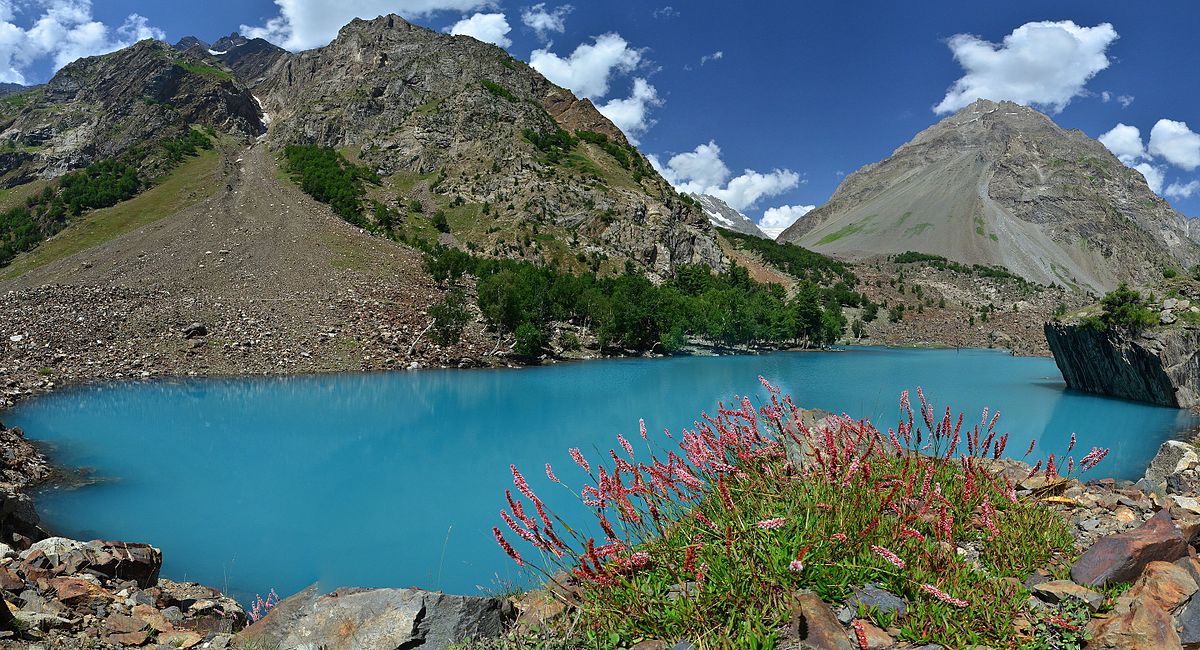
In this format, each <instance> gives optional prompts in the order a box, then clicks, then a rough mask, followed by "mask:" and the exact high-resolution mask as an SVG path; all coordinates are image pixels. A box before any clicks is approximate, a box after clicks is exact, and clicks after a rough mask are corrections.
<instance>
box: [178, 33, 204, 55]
mask: <svg viewBox="0 0 1200 650" xmlns="http://www.w3.org/2000/svg"><path fill="white" fill-rule="evenodd" d="M172 47H174V48H175V49H177V50H179V51H180V52H186V51H188V50H190V49H192V48H194V47H198V48H200V49H202V50H209V49H212V46H210V45H209V44H208V43H205V42H204V41H202V40H200V39H198V38H196V37H195V36H184V37H183V38H181V39H179V42H178V43H176V44H175V45H173V46H172Z"/></svg>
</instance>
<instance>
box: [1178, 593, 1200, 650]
mask: <svg viewBox="0 0 1200 650" xmlns="http://www.w3.org/2000/svg"><path fill="white" fill-rule="evenodd" d="M1176 620H1177V621H1178V623H1179V628H1180V629H1179V640H1180V642H1182V643H1183V645H1184V647H1186V648H1191V647H1195V646H1196V645H1198V644H1200V599H1197V598H1196V595H1195V594H1193V595H1192V597H1191V599H1190V600H1188V601H1187V604H1185V605H1184V606H1183V608H1182V609H1181V610H1179V614H1177V615H1176Z"/></svg>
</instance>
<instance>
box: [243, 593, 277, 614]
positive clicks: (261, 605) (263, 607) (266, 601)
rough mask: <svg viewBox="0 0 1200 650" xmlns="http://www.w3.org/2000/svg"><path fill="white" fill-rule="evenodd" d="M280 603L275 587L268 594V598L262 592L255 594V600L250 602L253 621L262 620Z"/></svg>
mask: <svg viewBox="0 0 1200 650" xmlns="http://www.w3.org/2000/svg"><path fill="white" fill-rule="evenodd" d="M278 604H279V594H277V593H275V590H274V589H272V590H271V592H270V593H268V594H267V597H266V598H263V597H262V595H261V594H255V595H254V602H253V603H251V604H250V611H249V612H248V614H249V616H250V620H251V621H252V622H257V621H259V620H262V618H263V617H264V616H266V615H267V613H268V612H270V611H271V609H273V608H274V607H275V606H276V605H278Z"/></svg>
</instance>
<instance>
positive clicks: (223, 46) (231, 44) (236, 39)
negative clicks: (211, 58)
mask: <svg viewBox="0 0 1200 650" xmlns="http://www.w3.org/2000/svg"><path fill="white" fill-rule="evenodd" d="M249 42H250V39H248V38H246V37H245V36H242V35H241V34H239V33H237V32H233V33H232V34H230V35H229V36H225V37H223V38H221V39H219V40H218V41H217V42H216V43H213V44H212V47H210V48H209V49H211V50H213V51H214V52H228V51H230V50H232V49H233V48H235V47H241V46H243V45H245V44H246V43H249Z"/></svg>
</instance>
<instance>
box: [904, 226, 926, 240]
mask: <svg viewBox="0 0 1200 650" xmlns="http://www.w3.org/2000/svg"><path fill="white" fill-rule="evenodd" d="M931 228H933V224H931V223H919V224H917V225H915V226H913V227H911V228H905V229H904V234H905V235H907V236H909V237H920V236H921V235H924V234H925V232H926V231H928V230H929V229H931Z"/></svg>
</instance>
